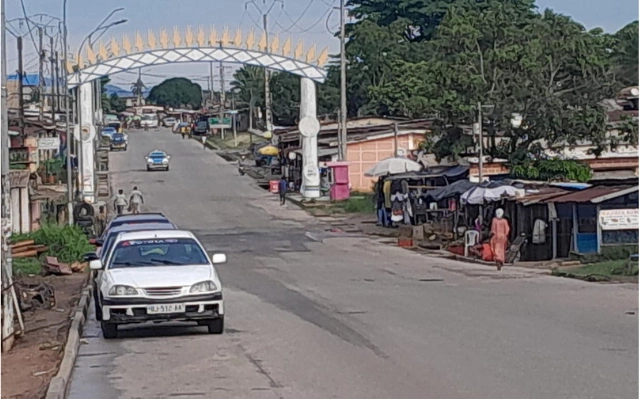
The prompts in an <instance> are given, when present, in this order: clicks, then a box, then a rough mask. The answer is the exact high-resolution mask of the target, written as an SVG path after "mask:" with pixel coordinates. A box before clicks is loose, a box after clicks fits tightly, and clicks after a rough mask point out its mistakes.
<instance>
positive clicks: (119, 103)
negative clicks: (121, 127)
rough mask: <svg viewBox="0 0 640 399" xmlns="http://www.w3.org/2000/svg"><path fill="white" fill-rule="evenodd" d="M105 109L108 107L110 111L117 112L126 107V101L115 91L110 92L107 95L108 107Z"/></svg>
mask: <svg viewBox="0 0 640 399" xmlns="http://www.w3.org/2000/svg"><path fill="white" fill-rule="evenodd" d="M105 109H109V110H110V111H113V112H118V113H119V112H122V111H124V110H125V109H127V103H126V102H125V101H124V100H123V99H122V98H120V97H119V96H118V95H117V94H116V93H112V94H111V96H110V97H109V107H108V108H105Z"/></svg>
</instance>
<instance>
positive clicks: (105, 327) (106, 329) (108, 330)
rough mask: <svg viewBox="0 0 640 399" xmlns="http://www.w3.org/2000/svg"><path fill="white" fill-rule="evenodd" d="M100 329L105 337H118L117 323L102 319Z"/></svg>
mask: <svg viewBox="0 0 640 399" xmlns="http://www.w3.org/2000/svg"><path fill="white" fill-rule="evenodd" d="M100 329H102V336H103V337H104V339H112V338H117V337H118V325H117V324H114V323H107V322H104V321H101V322H100Z"/></svg>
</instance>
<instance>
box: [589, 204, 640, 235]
mask: <svg viewBox="0 0 640 399" xmlns="http://www.w3.org/2000/svg"><path fill="white" fill-rule="evenodd" d="M598 221H599V223H600V228H601V229H602V230H637V229H638V222H639V219H638V209H604V210H601V211H600V213H599V214H598Z"/></svg>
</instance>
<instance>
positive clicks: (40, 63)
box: [38, 27, 45, 121]
mask: <svg viewBox="0 0 640 399" xmlns="http://www.w3.org/2000/svg"><path fill="white" fill-rule="evenodd" d="M43 36H44V33H43V32H42V28H41V27H38V53H39V54H38V58H39V60H38V90H39V92H40V94H39V96H38V102H39V103H40V111H39V112H38V120H40V121H42V120H43V119H44V60H45V55H44V48H43V42H42V39H43Z"/></svg>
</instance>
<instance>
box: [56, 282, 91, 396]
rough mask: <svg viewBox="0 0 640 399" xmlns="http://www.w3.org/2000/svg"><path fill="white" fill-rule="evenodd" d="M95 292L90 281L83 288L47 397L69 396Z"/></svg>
mask: <svg viewBox="0 0 640 399" xmlns="http://www.w3.org/2000/svg"><path fill="white" fill-rule="evenodd" d="M92 294H93V286H92V284H91V282H89V283H88V284H87V285H86V286H85V288H84V289H83V290H82V296H81V297H80V301H78V307H77V308H76V312H75V314H74V316H73V320H72V321H71V327H70V328H69V335H68V336H67V343H66V345H65V346H64V356H63V358H62V362H61V363H60V369H59V370H58V374H56V376H55V377H53V379H52V380H51V383H50V384H49V388H48V389H47V395H46V396H45V398H46V399H64V398H65V397H66V396H67V390H68V389H69V385H70V383H71V375H72V374H73V366H74V365H75V363H76V358H77V357H78V349H79V348H80V337H81V336H82V329H83V328H84V324H85V322H86V321H87V314H88V310H89V304H91V296H92Z"/></svg>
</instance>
